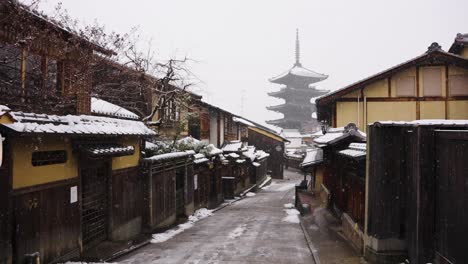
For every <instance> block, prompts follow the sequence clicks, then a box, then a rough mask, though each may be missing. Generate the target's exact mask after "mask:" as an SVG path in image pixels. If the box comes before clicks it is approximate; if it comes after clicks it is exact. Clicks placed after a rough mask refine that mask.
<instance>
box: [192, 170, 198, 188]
mask: <svg viewBox="0 0 468 264" xmlns="http://www.w3.org/2000/svg"><path fill="white" fill-rule="evenodd" d="M193 189H195V190H197V189H198V174H195V175H193Z"/></svg>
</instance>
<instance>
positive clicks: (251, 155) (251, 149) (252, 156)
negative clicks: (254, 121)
mask: <svg viewBox="0 0 468 264" xmlns="http://www.w3.org/2000/svg"><path fill="white" fill-rule="evenodd" d="M242 155H243V156H244V157H246V158H248V159H250V161H254V160H255V158H257V156H256V155H255V147H254V146H247V150H246V151H244V152H242Z"/></svg>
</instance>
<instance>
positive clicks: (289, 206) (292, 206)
mask: <svg viewBox="0 0 468 264" xmlns="http://www.w3.org/2000/svg"><path fill="white" fill-rule="evenodd" d="M284 208H287V209H292V208H294V204H292V203H287V204H284Z"/></svg>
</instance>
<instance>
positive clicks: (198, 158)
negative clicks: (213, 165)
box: [193, 153, 209, 164]
mask: <svg viewBox="0 0 468 264" xmlns="http://www.w3.org/2000/svg"><path fill="white" fill-rule="evenodd" d="M193 159H194V160H193V163H195V164H200V163H205V162H208V161H209V159H207V158H206V157H205V155H203V154H201V153H197V154H195V155H193Z"/></svg>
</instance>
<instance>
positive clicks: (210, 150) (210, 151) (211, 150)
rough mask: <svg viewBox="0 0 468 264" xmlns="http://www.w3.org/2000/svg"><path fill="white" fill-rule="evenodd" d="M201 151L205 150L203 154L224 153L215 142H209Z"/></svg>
mask: <svg viewBox="0 0 468 264" xmlns="http://www.w3.org/2000/svg"><path fill="white" fill-rule="evenodd" d="M200 152H203V154H205V155H207V156H215V155H219V154H222V153H223V151H222V150H221V149H219V148H217V147H215V146H214V145H213V144H209V145H208V146H206V147H205V148H203V149H202V150H201V151H200Z"/></svg>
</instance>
